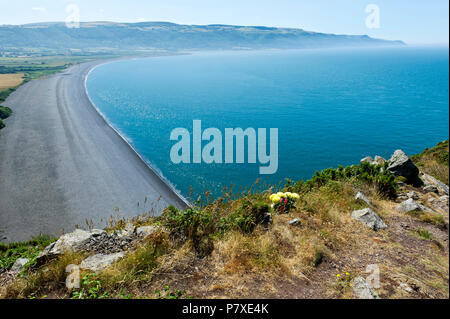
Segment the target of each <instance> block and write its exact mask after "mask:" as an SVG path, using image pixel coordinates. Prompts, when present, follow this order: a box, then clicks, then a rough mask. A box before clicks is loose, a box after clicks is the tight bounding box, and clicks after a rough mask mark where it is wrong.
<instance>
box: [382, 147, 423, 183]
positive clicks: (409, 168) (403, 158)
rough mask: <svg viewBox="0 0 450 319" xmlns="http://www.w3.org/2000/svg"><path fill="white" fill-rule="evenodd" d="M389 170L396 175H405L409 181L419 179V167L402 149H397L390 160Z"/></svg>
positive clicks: (414, 181) (415, 181) (413, 181)
mask: <svg viewBox="0 0 450 319" xmlns="http://www.w3.org/2000/svg"><path fill="white" fill-rule="evenodd" d="M388 165H389V166H388V168H387V169H388V171H390V172H391V173H392V174H394V175H396V176H403V177H404V178H406V179H407V180H408V182H409V183H412V184H415V183H417V182H418V181H419V169H418V168H417V166H416V165H415V164H414V163H413V161H412V160H411V159H410V158H409V157H408V156H407V155H406V154H405V152H403V151H402V150H396V151H395V152H394V154H393V155H392V157H391V158H390V159H389V161H388Z"/></svg>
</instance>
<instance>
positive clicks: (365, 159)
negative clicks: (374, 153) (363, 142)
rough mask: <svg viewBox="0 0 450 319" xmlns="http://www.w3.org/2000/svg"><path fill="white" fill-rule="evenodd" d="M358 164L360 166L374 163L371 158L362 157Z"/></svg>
mask: <svg viewBox="0 0 450 319" xmlns="http://www.w3.org/2000/svg"><path fill="white" fill-rule="evenodd" d="M360 162H361V164H362V163H369V164H372V163H373V162H374V160H373V158H372V157H370V156H367V157H364V158H363V159H362V160H361V161H360Z"/></svg>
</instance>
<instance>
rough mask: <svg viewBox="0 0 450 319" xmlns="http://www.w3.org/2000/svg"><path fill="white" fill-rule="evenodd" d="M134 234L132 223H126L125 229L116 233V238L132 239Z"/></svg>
mask: <svg viewBox="0 0 450 319" xmlns="http://www.w3.org/2000/svg"><path fill="white" fill-rule="evenodd" d="M135 232H136V226H134V225H133V224H132V223H127V224H126V225H125V228H124V229H122V230H120V231H118V232H117V236H119V237H121V238H123V237H132V236H133V235H134V234H135Z"/></svg>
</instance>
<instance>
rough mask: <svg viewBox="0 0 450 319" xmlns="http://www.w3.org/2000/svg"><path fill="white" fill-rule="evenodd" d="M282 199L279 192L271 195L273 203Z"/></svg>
mask: <svg viewBox="0 0 450 319" xmlns="http://www.w3.org/2000/svg"><path fill="white" fill-rule="evenodd" d="M280 199H281V197H280V196H278V195H277V194H274V196H271V199H270V200H271V201H272V203H274V204H276V203H279V202H280Z"/></svg>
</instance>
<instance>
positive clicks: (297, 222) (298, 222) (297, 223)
mask: <svg viewBox="0 0 450 319" xmlns="http://www.w3.org/2000/svg"><path fill="white" fill-rule="evenodd" d="M288 224H289V225H291V226H300V225H301V224H302V221H301V220H300V218H294V219H293V220H291V221H289V223H288Z"/></svg>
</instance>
